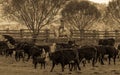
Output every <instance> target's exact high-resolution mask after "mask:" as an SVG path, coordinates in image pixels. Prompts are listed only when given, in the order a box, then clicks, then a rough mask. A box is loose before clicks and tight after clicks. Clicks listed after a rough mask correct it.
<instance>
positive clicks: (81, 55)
mask: <svg viewBox="0 0 120 75" xmlns="http://www.w3.org/2000/svg"><path fill="white" fill-rule="evenodd" d="M3 36H4V37H5V38H6V39H7V40H6V41H0V54H1V55H5V56H6V57H8V56H12V55H13V52H15V56H14V57H15V60H16V61H20V59H23V61H24V62H25V61H28V60H29V59H32V61H33V62H32V63H33V65H34V68H37V64H38V63H40V64H41V67H44V68H45V66H46V62H47V60H46V59H48V58H49V61H52V67H51V70H50V71H51V72H52V71H53V69H54V67H55V65H58V64H61V67H62V71H64V67H65V65H69V70H70V71H72V70H73V69H78V70H81V68H80V64H81V63H82V64H83V65H84V66H85V62H86V61H92V66H93V67H94V66H95V64H96V63H97V62H100V64H101V65H104V61H103V59H104V56H105V55H108V59H109V62H108V63H109V64H110V61H111V58H113V60H114V64H115V61H116V58H117V56H118V53H119V49H120V46H119V45H118V47H117V48H116V47H115V46H114V45H115V39H113V38H109V39H99V41H98V44H97V45H84V46H80V45H78V44H76V43H75V41H68V42H67V43H54V46H55V47H54V51H52V50H51V49H52V48H51V46H49V45H35V44H33V43H29V42H25V41H22V42H18V41H15V40H14V38H12V37H11V36H9V35H3ZM8 42H9V43H10V44H11V45H13V46H14V47H13V48H10V47H9V46H8ZM26 56H27V60H25V57H26Z"/></svg>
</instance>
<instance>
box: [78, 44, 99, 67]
mask: <svg viewBox="0 0 120 75" xmlns="http://www.w3.org/2000/svg"><path fill="white" fill-rule="evenodd" d="M78 53H79V60H80V62H81V61H82V60H83V59H84V58H85V59H86V60H88V61H90V60H92V66H95V63H96V58H97V49H96V48H95V47H94V46H82V47H81V48H78Z"/></svg>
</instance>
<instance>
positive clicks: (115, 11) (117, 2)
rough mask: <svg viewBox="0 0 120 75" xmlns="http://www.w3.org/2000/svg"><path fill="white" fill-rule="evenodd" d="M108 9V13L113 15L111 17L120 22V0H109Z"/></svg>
mask: <svg viewBox="0 0 120 75" xmlns="http://www.w3.org/2000/svg"><path fill="white" fill-rule="evenodd" d="M107 11H108V12H107V13H109V16H111V17H112V18H111V19H114V21H116V22H118V23H119V24H120V0H112V1H111V2H109V5H108V7H107Z"/></svg>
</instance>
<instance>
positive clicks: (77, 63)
mask: <svg viewBox="0 0 120 75" xmlns="http://www.w3.org/2000/svg"><path fill="white" fill-rule="evenodd" d="M76 65H77V67H78V70H81V68H80V66H79V62H78V61H77V62H76Z"/></svg>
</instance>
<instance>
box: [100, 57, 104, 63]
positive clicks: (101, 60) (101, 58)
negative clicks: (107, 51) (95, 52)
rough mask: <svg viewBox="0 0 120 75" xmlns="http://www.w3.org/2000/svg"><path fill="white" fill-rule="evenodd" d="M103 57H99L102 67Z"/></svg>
mask: <svg viewBox="0 0 120 75" xmlns="http://www.w3.org/2000/svg"><path fill="white" fill-rule="evenodd" d="M103 57H104V56H102V57H100V62H101V65H104V62H103Z"/></svg>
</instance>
